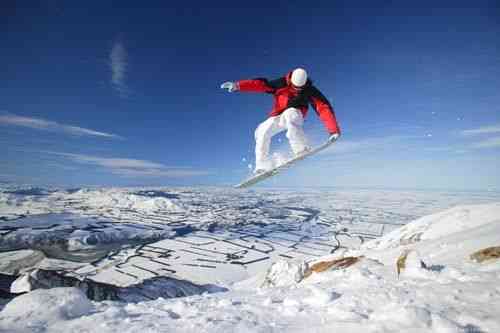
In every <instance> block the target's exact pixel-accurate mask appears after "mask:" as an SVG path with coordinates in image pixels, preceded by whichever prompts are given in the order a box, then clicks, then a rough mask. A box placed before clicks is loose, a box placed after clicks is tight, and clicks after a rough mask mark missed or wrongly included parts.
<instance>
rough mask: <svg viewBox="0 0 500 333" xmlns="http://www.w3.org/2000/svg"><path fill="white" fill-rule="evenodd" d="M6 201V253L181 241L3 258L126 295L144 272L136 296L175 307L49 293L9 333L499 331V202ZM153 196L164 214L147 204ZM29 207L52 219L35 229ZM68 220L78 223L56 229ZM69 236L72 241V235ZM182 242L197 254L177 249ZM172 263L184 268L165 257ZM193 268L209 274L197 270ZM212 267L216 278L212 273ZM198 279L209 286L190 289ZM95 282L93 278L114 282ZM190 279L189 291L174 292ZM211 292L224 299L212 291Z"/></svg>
mask: <svg viewBox="0 0 500 333" xmlns="http://www.w3.org/2000/svg"><path fill="white" fill-rule="evenodd" d="M141 191H145V192H141ZM137 193H139V194H137ZM131 195H132V197H131ZM99 196H104V197H105V198H102V199H101V200H97V199H96V197H99ZM136 196H137V197H136ZM48 197H50V199H48ZM143 197H144V198H143ZM3 198H6V200H4V201H3V202H4V203H3V205H6V206H9V207H8V209H6V210H5V211H8V213H5V214H4V215H3V217H4V218H3V219H4V221H3V222H0V227H3V229H2V232H3V235H2V241H3V242H4V243H3V244H6V242H5V239H11V240H12V239H15V237H14V238H12V237H13V236H12V235H13V234H15V233H16V232H17V236H16V237H21V236H22V235H26V234H28V235H29V234H30V233H31V232H32V233H33V234H37V232H38V231H40V230H46V231H47V235H63V236H61V238H60V239H62V244H70V243H71V244H72V243H74V241H75V239H84V237H83V236H82V237H81V238H78V237H79V236H78V235H79V232H81V231H82V230H83V231H84V232H88V233H89V234H92V233H95V232H102V229H99V228H101V227H103V226H105V227H104V228H111V229H109V230H108V232H111V233H113V232H116V230H115V231H113V230H114V229H115V228H117V227H119V226H121V224H123V225H124V226H129V225H132V226H134V227H138V226H142V227H144V228H146V229H147V228H149V227H152V226H155V227H158V226H159V228H161V230H169V231H170V232H171V233H172V234H171V235H168V234H165V235H164V236H162V237H166V238H162V239H161V240H157V241H154V242H152V240H151V239H149V240H147V242H148V243H147V244H146V245H145V246H144V245H142V247H140V248H136V247H126V248H124V249H122V248H120V250H119V251H118V252H116V250H115V252H112V253H114V254H113V255H111V256H105V257H103V258H102V259H100V260H99V261H98V262H96V263H91V264H89V263H88V262H84V261H82V262H80V263H77V262H75V261H70V260H62V259H58V260H56V259H53V258H47V252H46V251H44V250H43V249H40V250H36V251H34V250H33V249H29V250H27V249H25V250H21V249H16V250H15V251H8V252H4V253H3V254H0V270H3V272H8V271H10V272H15V274H21V273H23V272H25V273H29V272H30V271H32V270H33V269H35V268H36V267H40V266H43V267H45V268H48V267H50V265H53V266H52V267H59V268H61V267H62V266H64V267H65V270H66V272H72V274H73V275H72V276H73V278H74V279H76V280H75V281H78V279H77V278H76V277H75V276H76V275H74V274H75V272H83V271H85V272H87V273H88V272H89V271H90V270H89V267H90V266H89V265H91V266H92V267H94V268H97V269H98V270H99V271H100V272H108V273H107V275H106V276H108V277H109V276H112V277H114V278H115V279H117V280H116V284H115V286H118V285H119V283H120V281H124V280H123V278H122V277H121V275H120V274H121V273H119V271H122V272H124V273H127V274H132V273H131V272H135V274H139V275H140V274H143V275H141V276H142V277H139V275H138V276H137V277H136V278H134V279H132V280H134V281H136V282H137V281H142V283H144V286H143V287H142V289H141V288H138V287H137V286H136V285H134V286H135V287H134V288H136V289H135V290H136V293H135V294H134V295H138V293H143V292H145V294H146V295H151V294H153V293H155V292H156V294H157V296H158V295H159V296H162V297H159V298H157V297H153V298H155V299H153V300H147V301H145V300H144V298H143V299H141V298H137V297H135V298H133V297H132V298H129V300H133V301H134V302H127V301H124V302H117V301H102V302H95V301H91V300H89V299H88V298H87V296H88V292H87V293H85V288H82V285H81V284H79V285H78V286H79V287H80V289H78V288H52V289H37V290H34V291H31V292H29V293H27V294H24V295H21V296H18V297H16V298H14V299H13V300H12V301H10V302H9V303H8V304H7V305H5V307H4V308H3V310H2V311H1V312H0V331H2V330H5V331H8V332H16V331H19V332H26V331H49V332H63V331H64V332H66V331H102V332H107V331H109V332H111V331H113V332H114V331H118V330H120V331H123V332H139V331H154V332H156V331H175V332H194V331H196V332H305V331H307V332H331V331H335V330H337V331H342V332H360V331H363V332H402V331H404V332H422V331H426V332H498V331H500V319H499V317H498V313H500V288H499V287H498V281H500V261H499V260H498V255H499V252H498V251H500V249H499V248H497V247H499V246H500V201H499V200H498V197H495V195H492V194H484V195H478V194H473V195H471V194H468V195H467V194H456V193H455V194H453V193H430V194H429V193H421V192H403V193H402V192H398V193H395V192H390V191H389V192H371V193H368V192H363V191H359V192H357V193H356V192H342V191H338V192H335V191H331V192H325V191H307V192H301V193H297V192H292V191H290V192H286V191H249V192H234V191H232V190H227V189H206V190H200V189H189V190H188V189H176V190H172V189H170V190H168V191H166V190H158V189H156V190H150V189H141V190H137V189H133V190H131V189H128V190H123V189H102V190H80V191H76V192H72V193H68V192H62V191H55V192H51V193H50V194H44V195H38V196H37V198H35V196H33V198H29V199H28V198H27V197H26V195H20V194H13V193H7V194H3ZM56 198H57V199H56ZM87 198H88V199H87ZM152 198H153V199H157V198H162V200H161V202H163V203H161V204H158V205H157V204H156V203H144V202H143V200H144V201H147V200H151V199H152ZM165 200H167V201H165ZM5 202H7V203H5ZM12 202H15V204H14V205H13V204H12ZM167 202H168V203H167ZM485 202H489V203H485ZM464 203H479V204H475V205H464ZM1 204H2V203H0V205H1ZM457 204H460V205H458V206H457ZM6 206H2V207H6ZM13 206H16V207H17V208H16V207H13ZM27 207H36V209H37V210H36V212H37V213H38V212H40V213H44V214H45V215H33V214H31V215H30V216H29V217H24V218H23V217H21V214H26V209H27ZM449 207H453V208H449ZM443 208H447V209H445V210H442V211H440V212H439V211H438V210H441V209H443ZM2 209H3V208H2ZM16 209H17V210H16ZM30 209H33V208H30ZM113 209H114V210H113ZM141 210H142V213H141V214H139V213H138V212H139V211H141ZM2 212H3V211H2ZM20 212H23V213H20ZM429 213H433V214H430V215H427V216H423V215H425V214H429ZM16 214H18V215H16ZM47 214H48V215H47ZM60 214H69V215H65V216H66V217H65V218H62V219H59V220H57V219H54V218H53V217H55V215H57V216H58V217H61V215H60ZM36 216H38V217H40V219H39V220H37V219H36ZM48 216H49V218H47V217H48ZM68 216H70V217H68ZM419 216H423V217H420V218H417V217H419ZM65 219H66V220H65ZM79 219H83V221H81V220H79ZM85 219H87V222H85ZM408 219H414V221H412V222H410V223H408ZM165 220H168V222H165ZM36 221H38V222H36ZM51 221H52V222H53V223H52V225H50V222H51ZM54 221H55V222H54ZM57 221H59V222H57ZM64 221H66V222H64ZM88 221H92V222H88ZM161 221H164V222H163V223H161ZM16 223H17V224H16ZM37 223H38V224H37ZM134 223H135V224H134ZM172 223H173V224H172ZM5 226H8V228H7V227H5ZM68 226H71V228H72V229H71V230H72V231H71V232H66V231H64V230H66V229H64V228H65V227H66V228H67V227H68ZM187 226H189V227H190V229H189V230H188V229H186V227H187ZM277 226H278V227H279V228H278V227H277ZM386 226H389V227H386ZM44 228H45V229H44ZM85 229H86V230H85ZM137 229H139V228H137ZM146 229H145V230H146ZM30 230H31V231H30ZM50 230H52V231H50ZM244 231H245V232H247V233H246V234H245V233H244ZM106 233H107V232H104V234H106ZM9 235H10V236H9ZM6 236H7V237H6ZM77 236H78V237H77ZM86 237H88V234H87V236H86ZM127 237H129V236H128V235H123V237H122V238H120V242H124V241H128V238H127ZM20 239H23V238H22V237H21V238H20ZM144 239H146V238H143V239H142V240H144ZM354 239H357V240H358V241H353V240H354ZM68 240H70V241H71V242H69V243H68ZM177 240H179V242H178V243H174V242H176V241H177ZM207 240H209V241H207ZM327 241H329V242H331V243H328V242H327ZM103 242H104V243H106V241H103ZM113 242H114V241H112V243H113ZM98 243H99V242H98ZM9 244H16V242H11V243H9ZM23 244H33V242H32V243H29V242H27V243H23ZM81 244H86V245H85V246H83V247H75V249H74V250H75V251H76V253H78V251H82V248H85V249H87V250H88V247H89V246H90V245H92V244H90V243H89V242H86V243H85V242H83V241H82V243H81ZM102 244H103V243H102ZM102 244H100V245H102ZM173 244H185V245H186V246H183V247H180V246H177V247H176V248H175V249H173V246H174V245H173ZM221 244H224V246H225V247H220V246H221ZM269 245H272V247H270V246H269ZM328 247H329V248H330V251H326V250H324V249H326V248H328ZM241 249H243V250H245V251H246V252H245V253H244V254H242V252H241ZM332 249H333V250H334V251H331V250H332ZM484 249H487V251H483V252H478V251H480V250H484ZM11 250H14V248H12V249H11ZM66 250H67V248H66ZM167 250H168V251H173V252H165V251H167ZM183 250H188V251H191V252H196V253H197V254H193V253H189V252H183ZM238 251H240V252H238ZM71 252H72V251H71V250H69V251H68V253H71ZM172 253H173V254H176V253H178V254H179V255H178V256H179V257H180V258H179V259H175V256H176V255H174V256H170V257H168V256H166V257H165V255H166V254H172ZM180 253H186V257H182V255H180ZM322 253H323V254H322ZM1 255H3V257H2V256H1ZM7 255H8V256H10V257H9V258H10V259H9V260H7V259H6V258H7ZM210 255H213V257H210ZM16 256H17V257H16ZM495 256H497V259H495ZM15 258H18V259H15ZM19 258H23V259H19ZM182 258H184V259H186V258H189V260H190V261H189V263H191V264H193V263H197V266H189V265H187V266H185V264H187V263H188V262H183V261H182V260H181V259H182ZM213 258H216V259H213ZM252 258H253V259H252ZM259 258H260V259H259ZM263 258H264V259H263ZM198 259H208V260H209V261H206V260H205V261H198ZM176 260H177V261H176ZM179 260H180V261H179ZM245 260H246V261H245ZM215 261H217V262H215ZM159 262H163V263H165V264H171V265H172V266H170V269H172V270H177V271H176V272H175V273H171V272H170V273H167V272H165V273H164V275H163V276H164V277H169V278H170V280H161V279H158V278H157V277H156V278H155V277H153V276H151V275H148V274H147V273H146V270H149V271H151V272H162V271H163V270H162V269H163V268H164V267H166V266H163V264H159ZM21 263H24V265H22V264H21ZM28 263H29V264H28ZM201 263H204V264H203V265H200V264H201ZM208 263H210V264H208ZM155 264H156V266H155ZM141 265H143V266H141ZM148 265H150V266H148ZM212 265H214V267H216V268H215V270H214V269H213V268H208V267H209V266H212ZM200 266H207V267H200ZM138 267H139V268H138ZM141 267H142V268H143V269H144V271H143V270H141V269H140V268H141ZM182 267H184V268H185V269H184V270H182V269H181V268H182ZM186 267H188V268H189V269H187V268H186ZM234 267H237V268H238V269H243V270H242V271H232V270H231V269H234ZM109 269H112V270H109ZM219 271H225V272H226V273H227V274H226V275H225V276H224V275H222V276H223V277H225V282H224V281H222V280H221V281H219V282H220V283H215V284H216V285H217V286H214V285H213V283H212V282H217V281H214V280H215V279H214V276H217V274H218V273H217V272H219ZM42 272H43V271H42ZM231 272H232V273H231ZM243 272H245V273H244V274H243ZM194 273H196V274H197V276H196V278H197V279H198V280H197V283H198V284H194V285H193V284H191V285H189V284H187V283H188V282H189V279H188V277H189V276H191V275H190V274H194ZM89 274H90V273H89ZM92 274H94V273H92ZM92 274H90V275H88V276H87V277H88V278H91V279H92V278H93V279H94V280H95V281H104V280H99V276H100V275H99V274H97V275H92ZM150 274H152V273H150ZM152 275H154V274H152ZM29 276H30V275H29V274H26V275H23V276H21V277H20V278H19V279H18V280H17V281H16V283H15V284H14V289H16V288H17V290H20V291H22V290H23V288H26V286H27V285H29V284H30V283H29V281H27V280H28V279H29ZM179 276H181V277H183V278H184V280H179V284H177V283H172V281H173V280H172V278H173V277H179ZM56 278H58V277H56ZM101 278H103V279H104V277H102V276H101ZM106 281H109V280H106ZM209 282H210V283H212V289H210V288H208V287H207V288H200V286H202V285H203V283H209ZM134 283H135V282H134ZM180 285H182V288H183V290H184V291H185V293H184V294H178V296H180V295H192V296H188V297H182V298H167V297H171V295H176V293H177V292H178V291H179V288H180V287H179V286H180ZM169 288H170V289H169ZM172 288H174V289H172ZM197 288H198V289H197ZM28 289H29V288H28ZM162 290H164V291H165V292H164V293H163V294H162ZM166 291H169V292H166ZM117 292H118V293H119V290H118V291H117ZM148 293H149V294H148ZM172 293H173V294H172ZM128 295H129V296H130V294H128ZM147 298H148V297H146V299H147ZM149 298H151V297H149ZM121 299H124V300H127V297H126V296H125V297H122V298H121Z"/></svg>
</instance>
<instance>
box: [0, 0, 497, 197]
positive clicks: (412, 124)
mask: <svg viewBox="0 0 500 333" xmlns="http://www.w3.org/2000/svg"><path fill="white" fill-rule="evenodd" d="M30 3H31V5H30ZM35 3H36V2H29V1H26V2H19V1H6V2H2V9H1V10H0V22H1V23H0V36H1V37H2V39H1V41H2V52H1V53H0V73H1V74H0V75H1V76H0V95H1V96H2V98H1V99H0V145H1V147H2V154H1V155H0V181H2V180H3V181H14V182H19V183H33V184H55V185H63V186H78V185H200V184H203V185H230V184H234V183H236V182H238V181H239V180H241V179H242V178H244V177H245V176H247V174H248V164H251V163H253V131H254V129H255V127H256V126H257V125H258V123H259V122H261V121H263V120H264V119H265V117H266V114H267V112H268V111H269V110H270V108H271V102H272V101H271V98H270V97H269V96H267V95H259V94H241V93H234V94H228V93H226V92H224V91H222V90H220V89H219V86H220V84H221V83H222V82H224V81H227V80H238V79H244V78H252V77H269V78H274V77H278V76H280V75H283V74H285V73H286V72H288V71H289V70H291V69H293V68H295V67H297V66H302V67H304V68H306V69H307V70H308V72H309V74H310V76H311V78H312V79H313V80H314V82H315V83H316V85H317V86H318V88H320V90H322V92H323V93H324V94H325V95H326V96H327V97H328V98H329V99H330V101H331V102H332V104H333V106H334V108H335V110H336V114H337V118H338V120H339V122H340V126H341V128H342V130H343V136H342V138H341V140H340V141H339V142H338V143H337V144H336V145H335V146H334V147H332V149H330V150H329V151H327V152H325V153H324V154H321V155H319V156H316V157H314V158H311V159H309V160H308V161H304V163H302V164H300V165H297V167H296V168H294V169H292V170H290V171H288V172H287V173H286V174H283V175H280V176H279V177H275V178H274V179H272V180H270V181H269V182H267V185H270V186H347V187H349V186H356V187H359V186H362V187H365V186H366V187H387V188H450V189H479V190H485V189H500V172H499V171H498V170H500V94H499V93H498V91H499V88H500V39H499V38H498V35H500V21H499V20H498V17H500V9H499V6H498V4H497V2H496V1H474V2H470V1H449V2H444V1H432V2H431V1H418V2H415V1H396V2H393V1H317V2H306V1H273V2H269V1H252V2H248V3H247V4H242V3H240V2H235V1H217V2H202V1H200V2H196V1H183V2H182V3H179V4H175V5H174V4H170V2H165V1H150V2H148V3H147V6H146V4H141V5H142V6H141V5H140V4H139V3H138V2H136V1H109V2H107V1H106V2H105V4H103V2H101V1H87V2H85V3H82V2H77V1H41V2H39V3H38V4H35ZM305 128H306V133H307V134H308V136H309V137H310V140H311V141H312V142H313V143H320V142H321V141H323V140H324V139H325V138H326V136H327V133H326V131H325V130H324V128H323V127H322V124H321V123H320V122H319V121H318V119H317V117H316V115H315V114H314V112H310V113H309V116H308V118H307V121H306V125H305ZM283 139H284V137H283V135H280V136H278V137H277V138H276V140H275V142H274V143H273V149H274V150H275V151H279V152H285V151H286V150H287V146H286V142H285V141H284V140H283Z"/></svg>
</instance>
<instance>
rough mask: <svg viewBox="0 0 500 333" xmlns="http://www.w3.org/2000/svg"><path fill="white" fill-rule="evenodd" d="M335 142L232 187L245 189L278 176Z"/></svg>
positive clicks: (326, 143) (329, 142) (318, 147)
mask: <svg viewBox="0 0 500 333" xmlns="http://www.w3.org/2000/svg"><path fill="white" fill-rule="evenodd" d="M334 142H335V141H330V140H328V141H327V142H325V143H323V144H322V145H319V146H317V147H316V148H314V149H311V150H309V151H307V152H305V153H304V154H301V155H298V156H296V157H294V158H292V159H290V160H288V161H286V162H284V163H282V164H280V165H278V166H277V167H274V168H273V169H270V170H268V171H265V172H262V173H259V174H256V175H253V176H251V177H250V178H247V179H246V180H244V181H243V182H241V183H239V184H237V185H235V186H234V187H235V188H247V187H250V186H252V185H255V184H257V183H259V182H261V181H263V180H265V179H268V178H270V177H272V176H275V175H277V174H279V173H280V172H282V171H283V170H286V169H288V168H290V167H291V166H292V165H294V164H295V163H297V162H298V161H301V160H303V159H305V158H306V157H308V156H311V155H314V154H317V153H319V152H320V151H322V150H324V149H326V148H328V147H329V146H331V145H332V144H333V143H334Z"/></svg>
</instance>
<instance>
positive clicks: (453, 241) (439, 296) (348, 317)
mask: <svg viewBox="0 0 500 333" xmlns="http://www.w3.org/2000/svg"><path fill="white" fill-rule="evenodd" d="M464 211H467V212H468V214H462V213H460V212H464ZM499 216H500V203H493V204H487V205H467V206H459V207H455V208H452V209H449V210H446V211H443V212H439V213H437V214H434V215H431V216H426V217H423V218H421V219H418V220H416V221H414V222H411V223H409V224H407V225H406V226H405V227H404V229H399V230H396V231H394V232H392V233H388V234H387V235H385V236H384V237H383V238H381V239H380V240H372V241H370V242H367V243H366V244H364V245H363V246H362V247H361V248H360V249H357V250H347V251H346V252H345V253H343V255H346V256H347V255H349V256H363V258H362V259H361V260H360V261H359V262H357V263H356V264H354V265H352V266H350V267H348V268H345V269H334V270H326V271H324V272H322V273H313V274H312V275H310V276H308V277H305V278H304V276H300V275H301V272H302V268H301V267H300V265H298V266H297V265H294V264H289V265H285V264H280V265H277V266H276V269H275V271H269V272H262V273H263V274H260V275H259V274H257V275H255V276H253V277H252V278H250V279H248V280H246V281H242V282H240V283H238V284H236V285H234V286H233V287H232V288H231V290H229V291H228V292H221V293H215V294H203V295H196V296H191V297H185V298H177V299H162V298H159V299H156V300H152V301H146V302H138V303H120V302H89V301H87V300H85V299H84V296H82V294H81V293H80V292H78V291H77V290H75V289H72V288H69V289H66V288H63V289H51V290H43V291H39V290H37V291H34V292H31V293H28V294H25V295H23V296H20V297H18V298H16V299H14V300H13V301H11V303H9V304H8V305H7V306H6V307H5V308H4V310H3V311H2V312H0V330H2V329H3V330H5V331H9V332H16V331H20V332H24V331H49V332H69V331H72V332H85V331H99V332H116V331H120V332H162V331H163V332H165V331H168V332H170V331H175V332H197V333H199V332H306V331H307V332H333V331H340V332H464V333H465V332H499V331H500V318H499V317H498V313H500V288H499V287H498V281H499V280H500V260H498V259H496V260H495V259H491V260H488V261H485V262H484V263H481V264H480V263H476V262H474V261H471V260H470V254H471V253H473V252H475V251H477V250H480V249H483V248H485V247H489V246H493V245H497V246H498V245H500V221H499ZM422 221H424V222H422ZM415 234H420V235H421V236H420V237H411V236H412V235H415ZM402 235H405V237H401V236H402ZM406 236H410V239H412V241H411V242H406V241H403V242H402V241H401V240H405V239H407V237H406ZM402 253H409V255H408V257H407V260H408V261H407V266H406V269H405V270H404V271H403V274H401V275H400V276H399V277H398V275H397V274H396V261H397V259H398V257H399V256H400V255H401V254H402ZM338 256H339V254H338V253H333V254H330V255H327V256H323V257H318V258H315V259H314V260H313V261H314V262H321V261H328V260H331V259H333V258H337V257H338ZM421 261H422V262H424V263H425V267H424V266H422V265H420V262H421ZM286 272H289V273H290V274H289V275H287V274H286ZM266 274H267V276H268V277H269V275H272V277H273V279H272V280H273V281H274V282H275V283H274V286H263V282H264V281H265V279H266ZM297 274H298V275H297ZM290 276H294V277H296V276H299V278H298V279H295V278H293V279H290ZM285 280H286V281H285ZM280 282H283V283H280Z"/></svg>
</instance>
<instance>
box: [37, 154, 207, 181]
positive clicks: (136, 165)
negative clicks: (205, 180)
mask: <svg viewBox="0 0 500 333" xmlns="http://www.w3.org/2000/svg"><path fill="white" fill-rule="evenodd" d="M45 153H49V154H53V155H58V156H62V157H65V158H68V159H70V160H72V161H73V162H76V163H81V164H91V165H96V166H99V167H103V168H105V169H107V170H109V171H110V172H111V173H113V174H115V175H119V176H125V177H169V178H183V177H193V176H204V175H208V174H210V172H209V171H205V170H195V169H192V168H187V167H169V166H166V165H163V164H160V163H156V162H151V161H146V160H136V159H130V158H109V157H99V156H89V155H83V154H71V153H62V152H51V151H46V152H45Z"/></svg>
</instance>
